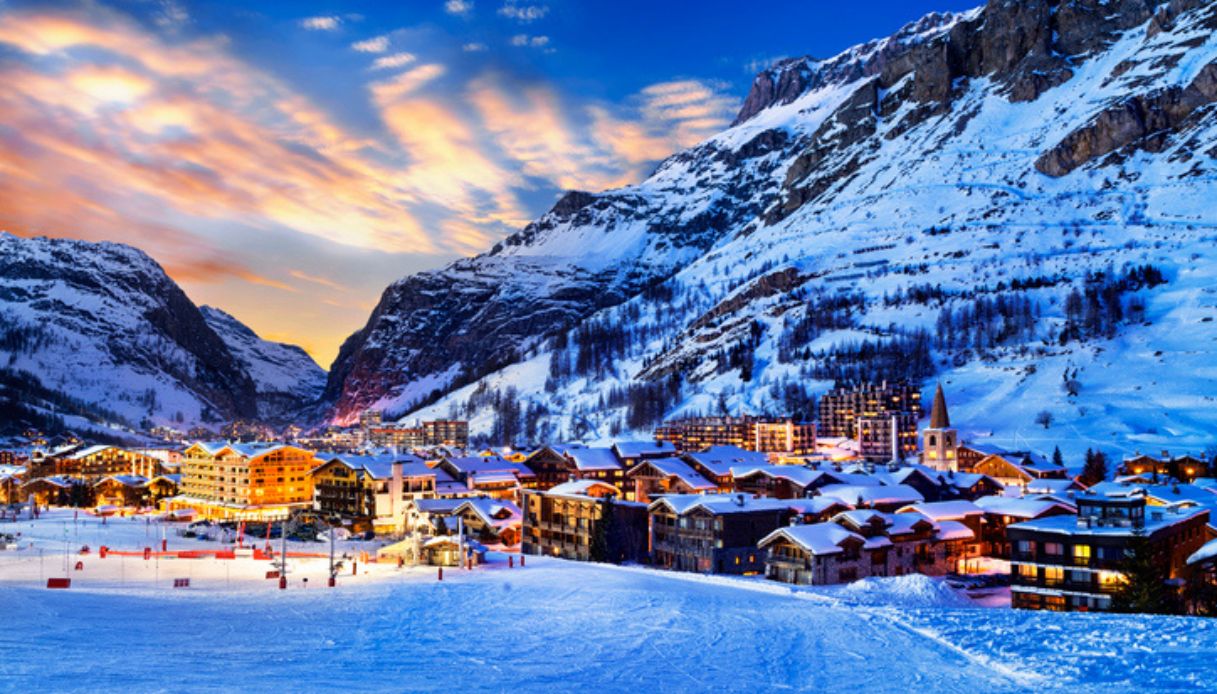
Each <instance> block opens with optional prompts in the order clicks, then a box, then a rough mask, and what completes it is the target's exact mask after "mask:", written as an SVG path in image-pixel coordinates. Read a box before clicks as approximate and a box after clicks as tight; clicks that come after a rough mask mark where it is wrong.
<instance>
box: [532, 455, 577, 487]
mask: <svg viewBox="0 0 1217 694" xmlns="http://www.w3.org/2000/svg"><path fill="white" fill-rule="evenodd" d="M524 466H525V467H527V468H528V469H529V470H532V472H533V474H534V475H536V479H537V483H536V486H535V487H534V488H535V489H539V490H542V491H544V490H546V489H550V488H552V487H556V486H557V485H559V484H562V483H563V482H567V481H569V480H570V479H571V478H572V477H575V470H576V467H575V464H574V461H572V460H571V459H570V458H568V457H567V456H565V455H563V454H561V453H559V452H558V451H556V450H554V449H553V448H550V447H549V446H545V447H543V448H539V449H537V450H535V451H533V452H532V453H531V454H529V455H528V457H527V458H525V459H524Z"/></svg>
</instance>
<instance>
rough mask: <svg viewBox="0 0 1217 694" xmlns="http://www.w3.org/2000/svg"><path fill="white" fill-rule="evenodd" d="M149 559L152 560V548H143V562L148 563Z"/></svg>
mask: <svg viewBox="0 0 1217 694" xmlns="http://www.w3.org/2000/svg"><path fill="white" fill-rule="evenodd" d="M151 558H152V548H151V547H145V548H144V561H148V560H149V559H151Z"/></svg>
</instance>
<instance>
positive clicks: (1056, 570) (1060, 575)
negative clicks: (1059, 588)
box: [1044, 566, 1065, 585]
mask: <svg viewBox="0 0 1217 694" xmlns="http://www.w3.org/2000/svg"><path fill="white" fill-rule="evenodd" d="M1064 580H1065V570H1064V569H1062V568H1061V567H1059V566H1045V567H1044V582H1045V583H1047V584H1048V585H1055V584H1057V583H1060V582H1062V581H1064Z"/></svg>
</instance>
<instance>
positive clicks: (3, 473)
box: [0, 465, 26, 504]
mask: <svg viewBox="0 0 1217 694" xmlns="http://www.w3.org/2000/svg"><path fill="white" fill-rule="evenodd" d="M25 474H26V473H25V467H24V466H20V465H0V504H15V503H18V502H20V501H22V500H23V498H22V497H21V494H20V489H21V485H22V484H24V483H25V479H26V477H25Z"/></svg>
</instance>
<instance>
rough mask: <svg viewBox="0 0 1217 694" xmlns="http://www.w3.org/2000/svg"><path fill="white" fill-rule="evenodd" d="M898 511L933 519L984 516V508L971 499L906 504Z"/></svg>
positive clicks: (942, 519)
mask: <svg viewBox="0 0 1217 694" xmlns="http://www.w3.org/2000/svg"><path fill="white" fill-rule="evenodd" d="M896 513H918V514H921V515H922V516H925V517H926V518H929V519H930V520H932V521H944V520H959V519H961V518H967V517H968V516H983V515H984V513H985V512H984V510H983V509H981V508H980V507H979V506H977V505H976V504H974V503H972V502H971V501H966V500H964V499H955V500H952V501H930V502H926V503H921V504H912V505H909V506H905V507H904V508H902V509H900V510H898V511H897V512H896Z"/></svg>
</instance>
